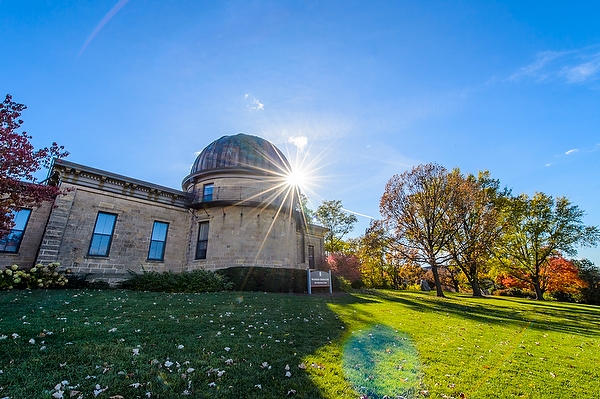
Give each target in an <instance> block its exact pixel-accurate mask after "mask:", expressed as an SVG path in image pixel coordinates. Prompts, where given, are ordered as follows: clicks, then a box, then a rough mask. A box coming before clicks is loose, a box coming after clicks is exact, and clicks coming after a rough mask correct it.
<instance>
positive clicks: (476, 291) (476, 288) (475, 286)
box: [471, 278, 483, 297]
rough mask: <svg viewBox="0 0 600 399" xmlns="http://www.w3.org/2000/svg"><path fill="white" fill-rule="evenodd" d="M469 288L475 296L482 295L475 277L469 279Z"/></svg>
mask: <svg viewBox="0 0 600 399" xmlns="http://www.w3.org/2000/svg"><path fill="white" fill-rule="evenodd" d="M471 288H473V296H477V297H481V296H483V295H482V294H481V289H480V288H479V282H477V279H476V278H474V279H471Z"/></svg>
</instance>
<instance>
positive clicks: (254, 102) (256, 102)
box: [244, 93, 265, 111]
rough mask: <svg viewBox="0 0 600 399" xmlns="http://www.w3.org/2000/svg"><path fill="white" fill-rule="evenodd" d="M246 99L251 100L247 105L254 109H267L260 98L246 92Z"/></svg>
mask: <svg viewBox="0 0 600 399" xmlns="http://www.w3.org/2000/svg"><path fill="white" fill-rule="evenodd" d="M244 100H246V101H250V102H249V103H248V104H246V107H248V108H250V109H252V110H254V111H262V110H264V109H265V104H263V103H261V102H260V101H259V100H258V98H256V97H254V96H252V95H250V94H248V93H246V94H244Z"/></svg>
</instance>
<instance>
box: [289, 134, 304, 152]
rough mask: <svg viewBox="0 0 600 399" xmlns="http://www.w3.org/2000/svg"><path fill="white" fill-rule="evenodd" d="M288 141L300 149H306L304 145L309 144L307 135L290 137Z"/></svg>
mask: <svg viewBox="0 0 600 399" xmlns="http://www.w3.org/2000/svg"><path fill="white" fill-rule="evenodd" d="M288 142H290V143H292V144H294V145H295V146H296V147H298V149H299V150H300V151H304V147H306V145H307V144H308V138H306V136H298V137H290V138H289V139H288Z"/></svg>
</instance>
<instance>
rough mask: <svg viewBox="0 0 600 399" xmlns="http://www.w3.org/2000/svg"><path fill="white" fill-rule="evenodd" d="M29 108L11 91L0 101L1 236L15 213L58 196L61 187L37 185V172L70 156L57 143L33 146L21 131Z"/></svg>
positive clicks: (27, 136)
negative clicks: (23, 118) (55, 159)
mask: <svg viewBox="0 0 600 399" xmlns="http://www.w3.org/2000/svg"><path fill="white" fill-rule="evenodd" d="M26 108H27V107H26V106H25V105H23V104H19V103H16V102H14V101H12V96H11V95H8V94H7V95H6V98H5V99H4V101H3V102H2V103H0V236H2V235H4V234H6V233H7V232H8V231H9V230H10V228H11V227H12V226H13V212H15V211H18V210H19V209H21V208H22V207H25V206H36V205H40V204H41V203H42V202H44V201H48V200H52V199H54V198H55V196H56V195H57V194H58V193H59V191H60V190H59V189H58V187H55V186H51V185H41V184H36V183H37V182H36V179H35V177H34V173H35V172H37V171H38V170H40V169H41V168H44V167H46V168H47V167H49V166H50V164H51V162H52V159H54V158H62V157H65V156H67V155H68V152H66V151H64V147H62V146H59V145H58V144H56V143H52V145H51V146H50V147H45V148H42V149H39V150H35V149H34V147H33V145H32V144H31V142H30V140H31V138H32V137H31V136H29V135H28V134H27V133H26V132H19V131H18V130H19V129H20V128H21V125H22V124H23V121H22V120H21V119H20V117H21V113H22V112H23V110H25V109H26Z"/></svg>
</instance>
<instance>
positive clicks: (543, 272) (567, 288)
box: [498, 255, 588, 297]
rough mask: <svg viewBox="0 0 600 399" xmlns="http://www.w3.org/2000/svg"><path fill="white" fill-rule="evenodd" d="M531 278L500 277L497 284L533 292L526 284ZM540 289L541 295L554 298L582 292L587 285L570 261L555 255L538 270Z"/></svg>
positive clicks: (532, 288) (520, 276)
mask: <svg viewBox="0 0 600 399" xmlns="http://www.w3.org/2000/svg"><path fill="white" fill-rule="evenodd" d="M531 279H532V277H531V276H527V275H519V276H514V275H507V274H505V275H500V276H499V277H498V282H499V283H500V284H501V285H503V286H505V287H508V288H510V287H518V288H523V289H530V290H534V286H533V285H532V284H531V283H529V282H528V280H531ZM539 281H540V289H541V291H542V292H543V293H546V292H548V293H552V294H554V295H555V296H562V297H567V296H572V295H574V294H578V293H580V292H582V290H584V289H585V288H587V287H588V284H587V283H586V282H585V281H584V280H582V279H581V278H580V271H579V269H578V267H577V266H576V265H575V263H574V262H573V261H571V260H568V259H565V258H564V257H562V256H560V255H557V256H552V257H550V258H549V259H548V260H547V262H545V263H544V264H543V265H542V267H541V268H540V276H539Z"/></svg>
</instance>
